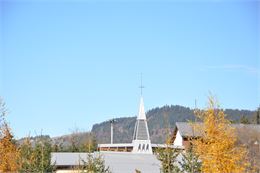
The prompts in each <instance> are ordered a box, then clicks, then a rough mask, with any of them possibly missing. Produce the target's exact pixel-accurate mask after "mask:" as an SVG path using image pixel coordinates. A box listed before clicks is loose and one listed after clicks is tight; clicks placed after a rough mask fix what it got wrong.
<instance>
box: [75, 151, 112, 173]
mask: <svg viewBox="0 0 260 173" xmlns="http://www.w3.org/2000/svg"><path fill="white" fill-rule="evenodd" d="M82 162H83V165H82V166H80V169H81V170H82V173H83V172H84V173H85V172H87V173H111V171H110V170H109V167H106V166H105V162H104V159H103V158H102V157H101V156H100V155H98V156H94V155H93V153H92V154H91V153H89V154H88V155H87V159H86V161H85V160H82Z"/></svg>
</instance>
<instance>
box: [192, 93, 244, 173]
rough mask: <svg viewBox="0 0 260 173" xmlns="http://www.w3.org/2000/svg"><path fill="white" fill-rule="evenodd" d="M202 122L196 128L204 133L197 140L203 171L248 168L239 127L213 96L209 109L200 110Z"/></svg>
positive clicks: (238, 172) (230, 171)
mask: <svg viewBox="0 0 260 173" xmlns="http://www.w3.org/2000/svg"><path fill="white" fill-rule="evenodd" d="M196 114H197V116H198V117H199V118H200V119H201V120H202V125H199V126H196V125H195V131H198V133H199V134H200V135H201V137H200V138H199V139H197V140H194V141H193V145H194V149H195V152H196V154H198V155H199V158H200V160H201V161H202V172H206V173H213V172H214V173H241V172H244V171H245V170H246V167H247V164H248V163H247V161H246V154H247V151H246V149H245V148H244V147H243V146H238V145H237V143H236V142H237V137H236V135H235V129H234V128H232V127H231V123H230V121H229V120H227V119H226V118H225V114H224V112H223V111H222V110H221V109H219V107H218V106H216V101H215V100H214V98H213V97H210V98H209V106H208V108H207V109H206V110H205V111H198V112H196Z"/></svg>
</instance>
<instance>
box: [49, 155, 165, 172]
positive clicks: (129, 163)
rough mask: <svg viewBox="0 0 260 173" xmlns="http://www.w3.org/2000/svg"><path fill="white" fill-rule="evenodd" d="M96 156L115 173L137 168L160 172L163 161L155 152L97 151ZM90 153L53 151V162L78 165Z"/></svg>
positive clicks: (143, 170)
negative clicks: (158, 158)
mask: <svg viewBox="0 0 260 173" xmlns="http://www.w3.org/2000/svg"><path fill="white" fill-rule="evenodd" d="M91 154H92V155H94V156H98V155H101V157H102V158H103V159H104V161H105V165H106V166H108V167H109V168H110V170H111V171H112V172H113V173H122V172H123V173H133V172H135V169H138V170H140V171H141V172H142V173H160V166H161V163H160V161H159V160H157V158H156V156H155V155H153V154H134V153H130V152H100V153H98V152H95V153H91ZM87 155H88V153H61V152H59V153H51V162H52V163H53V164H55V165H56V166H77V165H79V164H83V163H82V160H86V158H87Z"/></svg>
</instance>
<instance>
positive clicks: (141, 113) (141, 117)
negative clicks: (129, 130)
mask: <svg viewBox="0 0 260 173" xmlns="http://www.w3.org/2000/svg"><path fill="white" fill-rule="evenodd" d="M137 119H138V120H146V116H145V111H144V99H143V97H142V96H141V99H140V105H139V113H138V116H137Z"/></svg>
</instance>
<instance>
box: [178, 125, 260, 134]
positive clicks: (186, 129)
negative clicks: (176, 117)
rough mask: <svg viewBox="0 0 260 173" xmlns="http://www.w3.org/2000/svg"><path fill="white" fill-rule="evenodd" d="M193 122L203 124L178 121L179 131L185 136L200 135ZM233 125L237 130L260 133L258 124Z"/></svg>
mask: <svg viewBox="0 0 260 173" xmlns="http://www.w3.org/2000/svg"><path fill="white" fill-rule="evenodd" d="M192 124H194V125H195V126H196V125H202V123H200V122H197V123H188V122H176V128H177V130H179V133H180V134H181V136H183V137H199V136H201V134H200V133H199V132H198V131H196V130H194V127H193V126H192ZM231 127H234V128H235V129H236V130H241V129H245V130H253V131H256V132H259V133H260V125H258V124H231Z"/></svg>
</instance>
